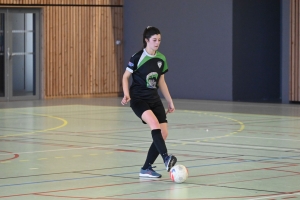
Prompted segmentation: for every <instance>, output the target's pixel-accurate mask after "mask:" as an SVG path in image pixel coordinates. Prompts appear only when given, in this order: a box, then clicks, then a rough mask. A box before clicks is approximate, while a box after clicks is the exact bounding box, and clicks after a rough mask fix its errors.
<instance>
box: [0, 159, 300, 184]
mask: <svg viewBox="0 0 300 200" xmlns="http://www.w3.org/2000/svg"><path fill="white" fill-rule="evenodd" d="M295 157H300V156H286V157H276V158H267V159H258V160H244V161H237V162H222V163H215V164H204V165H197V166H187V167H188V168H200V167H209V166H220V165H232V164H243V163H249V162H254V163H255V162H262V161H270V160H281V159H289V158H295ZM157 171H165V169H162V170H157ZM129 174H136V171H135V172H127V173H119V174H106V175H94V176H85V177H76V178H63V179H53V180H46V181H34V182H23V183H15V184H4V185H0V188H2V187H14V186H20V185H32V184H41V183H51V182H62V181H74V180H83V179H93V178H101V177H107V176H124V175H129Z"/></svg>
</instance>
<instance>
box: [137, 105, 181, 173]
mask: <svg viewBox="0 0 300 200" xmlns="http://www.w3.org/2000/svg"><path fill="white" fill-rule="evenodd" d="M151 109H152V110H153V111H152V110H147V111H145V112H144V113H143V114H142V119H143V121H145V122H146V123H147V124H148V125H149V126H150V128H151V130H152V131H151V134H152V138H153V143H154V145H155V146H156V148H157V150H158V152H159V154H160V155H161V156H162V158H163V160H164V163H165V166H166V169H167V171H170V169H171V168H172V167H173V166H174V165H175V163H176V161H177V158H176V157H175V156H173V155H168V151H167V147H166V144H165V141H164V138H163V134H164V136H165V137H166V136H167V133H168V132H167V125H166V122H167V120H166V114H165V110H164V107H163V104H162V103H161V102H159V103H156V104H155V105H152V106H151ZM153 112H155V114H154V113H153ZM161 125H162V127H163V133H162V130H161ZM153 158H154V157H153ZM156 158H157V157H156ZM156 158H155V159H156ZM154 161H155V160H154ZM154 161H153V162H154Z"/></svg>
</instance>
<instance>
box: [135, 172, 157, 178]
mask: <svg viewBox="0 0 300 200" xmlns="http://www.w3.org/2000/svg"><path fill="white" fill-rule="evenodd" d="M139 176H140V177H142V178H160V177H161V175H160V176H152V175H150V174H141V173H140V175H139Z"/></svg>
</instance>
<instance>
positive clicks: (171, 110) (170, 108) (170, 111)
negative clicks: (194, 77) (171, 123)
mask: <svg viewBox="0 0 300 200" xmlns="http://www.w3.org/2000/svg"><path fill="white" fill-rule="evenodd" d="M174 111H175V107H174V104H173V102H172V103H169V104H168V110H167V113H172V112H174Z"/></svg>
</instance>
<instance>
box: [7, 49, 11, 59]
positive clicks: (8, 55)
mask: <svg viewBox="0 0 300 200" xmlns="http://www.w3.org/2000/svg"><path fill="white" fill-rule="evenodd" d="M9 51H10V49H9V48H7V59H8V60H9V59H10V56H11V55H10V52H9Z"/></svg>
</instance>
